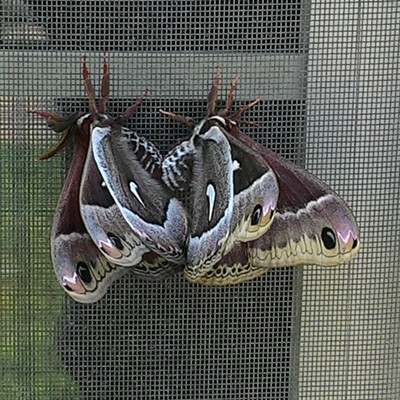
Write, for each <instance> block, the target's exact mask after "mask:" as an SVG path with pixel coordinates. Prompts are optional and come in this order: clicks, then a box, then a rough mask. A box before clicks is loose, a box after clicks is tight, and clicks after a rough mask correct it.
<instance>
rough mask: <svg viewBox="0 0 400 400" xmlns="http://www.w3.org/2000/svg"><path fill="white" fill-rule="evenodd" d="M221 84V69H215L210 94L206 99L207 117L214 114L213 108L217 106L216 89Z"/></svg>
mask: <svg viewBox="0 0 400 400" xmlns="http://www.w3.org/2000/svg"><path fill="white" fill-rule="evenodd" d="M220 82H221V68H217V70H216V71H215V78H214V81H213V84H212V86H211V90H210V93H209V94H208V97H207V117H210V116H212V115H214V114H215V108H216V106H217V97H218V87H219V84H220Z"/></svg>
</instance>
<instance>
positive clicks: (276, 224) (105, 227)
mask: <svg viewBox="0 0 400 400" xmlns="http://www.w3.org/2000/svg"><path fill="white" fill-rule="evenodd" d="M82 74H83V80H84V86H85V90H86V93H87V96H88V100H89V110H90V111H89V113H85V114H83V113H75V114H72V115H70V116H68V117H66V118H64V117H61V116H60V115H58V114H55V113H50V112H47V111H36V110H31V111H30V112H32V113H35V114H38V115H40V116H43V117H45V118H47V121H48V124H49V126H50V127H51V128H52V129H53V130H54V131H56V132H60V133H61V132H62V133H63V135H62V136H61V139H60V141H59V143H57V144H56V145H55V146H54V147H53V148H51V149H49V150H48V151H47V152H46V153H44V154H43V155H42V156H41V157H39V159H45V158H49V157H51V156H53V155H54V154H55V153H57V152H58V151H59V150H60V148H62V147H63V146H64V145H65V144H66V142H67V141H68V139H73V143H74V148H73V156H72V161H71V166H70V170H69V173H68V176H67V179H66V181H65V184H64V187H63V189H62V193H61V196H60V199H59V202H58V205H57V210H56V214H55V217H54V222H53V229H52V240H51V251H52V260H53V264H54V268H55V272H56V275H57V278H58V280H59V282H60V284H61V285H62V286H63V288H64V289H65V290H66V291H67V293H68V294H70V295H71V296H72V297H73V298H74V299H75V300H77V301H80V302H88V303H89V302H95V301H97V300H99V299H100V298H101V297H103V295H104V294H105V293H106V291H107V288H108V287H109V285H110V284H111V282H112V281H113V280H115V279H116V278H118V277H120V276H121V275H123V274H124V273H126V272H128V271H133V273H135V274H136V275H138V276H141V277H143V278H146V279H151V280H160V279H163V278H164V277H165V276H166V275H169V274H171V273H173V272H176V271H179V270H181V269H182V268H183V272H184V276H185V278H186V279H187V280H189V281H190V282H196V283H200V284H205V285H226V284H236V283H239V282H243V281H246V280H249V279H252V278H255V277H258V276H260V275H262V274H264V273H266V272H267V271H268V270H269V269H270V268H272V267H283V266H291V265H302V264H316V265H322V266H335V265H338V264H341V263H345V262H349V261H350V260H351V259H353V258H354V256H355V255H356V254H357V253H358V250H359V246H360V243H359V232H358V227H357V224H356V222H355V220H354V217H353V215H352V213H351V211H350V209H349V208H348V206H347V205H346V204H345V202H344V201H343V200H342V199H341V198H340V197H339V196H338V195H337V194H336V193H334V192H333V191H332V190H331V189H330V188H329V187H328V186H327V185H325V184H324V183H323V182H321V181H320V180H319V179H317V178H316V177H315V176H313V175H311V174H310V173H308V172H307V171H305V170H304V169H303V168H301V167H299V166H297V165H294V164H292V163H290V162H288V161H286V160H285V159H283V158H282V157H280V156H279V155H277V154H276V153H274V152H273V151H271V150H269V149H267V148H265V147H264V146H262V145H260V144H258V143H256V142H255V141H253V140H252V139H250V138H249V137H248V136H247V135H245V134H244V133H243V132H241V131H240V130H239V128H238V123H239V122H243V121H241V120H240V117H241V114H242V113H243V112H245V111H246V110H248V109H250V108H251V107H253V106H254V105H255V104H257V103H258V102H259V100H258V99H257V100H255V101H253V102H252V103H249V104H248V105H246V106H244V107H243V108H241V109H239V110H238V111H236V112H234V113H232V112H231V106H232V102H233V94H234V91H235V90H236V86H237V81H238V78H236V79H235V80H234V81H233V82H232V86H231V88H230V90H229V91H228V95H227V99H226V102H225V106H224V107H223V108H222V109H221V110H219V111H217V110H216V101H217V92H218V86H219V83H220V80H221V74H220V71H219V70H218V71H217V74H216V77H215V79H214V81H213V85H212V88H211V91H210V93H209V96H208V105H207V117H206V118H205V119H203V120H202V121H200V122H199V123H196V122H195V121H194V120H193V119H191V118H187V117H184V116H180V115H176V114H173V113H169V112H163V113H164V114H167V115H169V116H170V117H172V118H173V119H175V120H177V121H180V122H183V123H185V124H187V125H189V126H190V127H191V128H192V133H191V136H190V138H189V139H188V140H185V141H183V142H181V143H178V144H177V145H176V146H175V147H174V148H173V149H172V150H171V151H170V152H169V153H168V154H167V155H166V156H164V157H163V156H161V154H160V153H159V151H158V150H157V148H156V147H155V146H154V145H153V144H152V143H151V142H149V141H148V140H146V139H145V138H144V137H142V136H139V135H137V134H136V133H135V132H133V131H131V130H129V129H126V128H124V127H123V126H122V122H123V121H124V120H125V119H127V118H129V117H130V116H131V115H132V114H133V113H134V111H135V109H136V108H137V107H138V106H139V104H140V103H141V101H142V99H143V96H142V97H141V98H140V99H139V100H137V101H136V102H135V103H134V104H133V105H132V106H130V107H129V108H128V109H127V110H126V111H125V112H124V113H123V114H121V115H119V116H117V117H115V118H113V117H111V116H110V115H108V114H107V111H106V103H107V98H108V95H109V71H108V64H107V62H106V60H105V61H104V65H103V77H102V83H101V90H100V98H99V102H98V105H96V102H95V95H94V88H93V85H92V82H91V80H90V77H89V72H88V69H87V65H86V61H85V59H84V60H83V66H82ZM182 191H183V192H184V193H186V194H187V197H188V199H189V200H188V202H187V205H186V206H184V205H183V203H182V202H181V201H179V200H178V198H179V197H182V196H179V193H181V192H182Z"/></svg>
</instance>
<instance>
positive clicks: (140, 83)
mask: <svg viewBox="0 0 400 400" xmlns="http://www.w3.org/2000/svg"><path fill="white" fill-rule="evenodd" d="M0 18H1V24H0V71H1V74H0V154H1V157H0V172H1V173H0V188H1V190H0V286H1V289H0V338H1V340H0V398H1V399H73V398H76V399H113V398H115V399H131V398H135V399H136V398H137V399H180V400H181V399H182V400H183V399H185V400H186V399H266V398H268V399H311V398H321V399H385V400H386V399H398V398H399V395H400V387H399V386H400V384H399V382H400V376H399V369H398V364H399V357H398V347H399V333H398V332H399V331H400V327H399V317H400V316H399V311H398V310H399V308H400V307H399V295H398V293H399V280H398V279H399V277H398V268H399V264H400V263H399V251H398V244H397V242H398V234H397V230H398V229H397V227H398V225H399V222H400V221H399V215H400V214H399V198H400V179H399V177H400V162H399V154H400V152H399V115H400V110H399V104H400V101H399V100H400V87H399V86H400V85H399V79H398V76H399V59H400V57H399V56H400V54H399V53H400V52H399V43H400V42H399V39H400V38H399V28H398V21H399V20H400V6H399V5H398V4H397V3H396V2H359V1H349V0H347V1H344V0H343V1H313V2H309V1H300V0H299V1H290V2H285V1H277V0H276V1H260V2H243V1H225V2H206V1H200V2H199V1H198V2H191V1H185V2H184V1H174V2H172V1H157V2H154V1H140V2H139V1H137V2H134V1H86V2H78V1H68V2H61V1H44V0H42V1H12V0H5V1H4V2H3V3H2V13H1V14H0ZM103 51H106V52H107V53H108V54H109V57H110V69H111V100H110V103H109V111H110V113H111V114H112V115H115V114H117V113H118V112H121V111H122V110H123V109H124V108H126V106H127V105H128V104H130V103H131V102H132V100H134V99H135V98H136V97H138V96H139V95H140V93H141V92H142V90H143V89H144V88H145V87H147V88H148V89H149V95H148V98H147V99H146V100H145V102H144V103H143V106H141V108H140V110H139V111H138V113H137V114H135V116H134V118H132V120H130V121H127V123H126V125H127V126H130V127H132V128H134V129H135V130H137V131H138V132H139V133H140V134H142V135H144V136H146V137H147V138H149V139H151V140H152V141H153V142H154V143H155V144H156V145H157V146H158V147H159V148H160V150H161V151H162V152H165V151H167V150H168V148H170V146H172V145H173V144H174V143H175V142H176V141H177V140H178V139H182V138H185V137H187V135H188V133H189V132H188V130H187V129H186V128H184V127H181V126H179V125H177V124H175V123H172V122H171V121H168V120H167V119H166V118H164V117H162V116H161V115H160V114H159V112H158V109H159V108H164V109H168V110H171V111H176V112H179V113H183V114H185V115H190V116H194V117H196V118H201V117H202V116H203V115H204V110H205V103H206V102H205V99H206V95H207V92H208V89H209V87H210V84H211V80H212V77H213V74H214V71H215V68H216V67H217V66H219V67H221V68H222V71H223V82H224V90H225V88H226V87H227V86H228V85H229V83H230V80H231V79H232V78H233V77H234V76H236V75H237V74H240V75H241V80H240V85H239V89H238V92H237V95H236V103H235V104H236V105H240V104H243V103H245V102H247V101H249V100H251V99H253V98H255V97H261V98H262V99H263V103H262V105H261V106H260V107H257V108H256V109H254V110H252V111H251V112H249V115H248V116H247V117H246V118H247V119H250V120H254V121H257V122H258V123H259V124H260V127H258V128H250V127H244V128H243V130H244V131H245V132H246V133H248V134H249V135H250V136H252V137H253V138H254V139H255V140H257V141H260V142H261V143H263V144H265V145H268V146H269V147H271V148H272V149H274V150H276V151H277V152H279V153H281V154H282V155H284V156H286V157H288V158H290V159H292V160H294V161H295V162H297V163H305V165H306V166H307V168H308V169H309V170H311V171H312V172H314V173H316V174H317V175H318V176H319V177H321V178H322V179H323V180H325V181H326V182H327V183H328V184H330V185H331V186H332V187H333V188H334V189H335V190H337V191H338V192H339V193H340V194H341V195H342V196H343V197H344V198H345V200H346V201H347V202H348V203H349V204H350V206H351V207H352V209H353V211H354V212H355V214H356V217H357V220H358V222H359V225H360V228H361V233H362V237H361V239H362V250H361V254H360V256H359V257H358V259H357V260H356V261H355V262H353V263H352V264H351V265H350V266H344V267H340V268H336V269H322V268H318V267H315V266H308V267H305V268H304V272H303V271H302V269H301V268H295V269H291V268H284V269H276V270H271V271H270V272H269V273H268V274H267V275H265V276H264V277H261V278H259V279H256V280H254V281H251V282H247V283H243V284H240V285H237V286H230V287H222V288H217V287H202V286H199V285H193V284H189V283H187V282H185V281H184V279H183V277H182V276H180V275H176V276H173V277H171V278H168V279H166V280H165V281H163V282H161V283H151V282H144V281H142V280H140V279H137V278H135V277H134V276H131V275H127V276H125V277H124V278H122V279H120V280H119V281H118V282H116V283H115V284H114V285H113V286H112V288H111V290H110V291H109V293H108V294H107V296H106V297H105V298H104V299H103V300H101V301H100V302H99V303H96V304H93V305H82V304H78V303H75V302H73V301H72V300H70V299H68V298H66V296H65V295H64V293H63V291H62V289H61V288H60V287H59V285H58V283H57V281H56V279H55V276H54V272H53V268H52V266H51V260H50V246H49V235H50V229H51V223H52V218H53V215H54V209H55V206H56V203H57V199H58V196H59V194H60V190H61V187H62V183H63V180H64V178H65V174H66V171H67V168H68V165H69V160H70V152H68V151H67V152H66V153H65V154H61V155H58V156H57V157H54V158H53V159H50V160H48V161H46V162H42V163H38V162H36V161H35V157H36V156H37V155H39V154H40V153H41V152H43V150H44V149H46V148H47V147H49V146H50V145H51V144H52V143H54V142H55V140H56V139H57V138H58V137H57V134H55V133H53V132H52V131H50V130H49V129H48V128H47V127H46V126H45V121H43V120H40V119H39V118H35V117H32V116H28V115H27V113H26V110H27V109H28V108H35V109H44V110H50V111H55V112H60V113H63V114H68V113H70V112H73V111H76V110H78V109H81V110H85V109H86V99H85V96H84V90H83V85H82V80H81V72H80V69H81V57H82V55H87V56H88V63H89V68H90V72H91V76H92V78H93V81H94V82H95V84H96V86H97V87H98V84H99V78H100V73H101V63H102V57H103Z"/></svg>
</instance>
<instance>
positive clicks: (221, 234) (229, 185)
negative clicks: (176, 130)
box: [187, 126, 233, 274]
mask: <svg viewBox="0 0 400 400" xmlns="http://www.w3.org/2000/svg"><path fill="white" fill-rule="evenodd" d="M192 143H193V147H194V158H193V167H192V175H193V177H192V182H191V191H190V192H191V196H190V204H189V207H190V211H189V214H190V216H191V231H190V237H189V242H188V250H187V263H188V268H190V269H192V270H193V271H194V273H199V274H202V273H203V272H204V270H205V269H207V268H209V267H210V266H211V265H212V264H214V263H215V262H217V261H218V260H219V259H220V258H221V257H222V254H223V251H224V248H225V245H226V242H227V240H228V238H229V234H230V225H231V216H232V205H233V168H232V158H231V152H230V146H229V143H228V141H227V139H226V138H225V135H224V134H223V133H222V132H221V130H220V129H219V128H218V127H216V126H215V127H211V128H210V129H208V130H207V131H206V133H205V134H202V135H197V134H195V135H193V137H192ZM195 271H196V272H195Z"/></svg>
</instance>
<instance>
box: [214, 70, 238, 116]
mask: <svg viewBox="0 0 400 400" xmlns="http://www.w3.org/2000/svg"><path fill="white" fill-rule="evenodd" d="M239 79H240V76H239V75H238V76H237V77H236V78H234V79H233V80H232V84H231V87H230V88H229V90H228V93H227V95H226V100H225V107H224V108H222V109H221V110H219V111H218V115H220V116H221V117H226V116H227V115H229V112H230V110H231V108H232V103H233V93H234V92H235V91H236V90H237V86H238V82H239Z"/></svg>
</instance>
